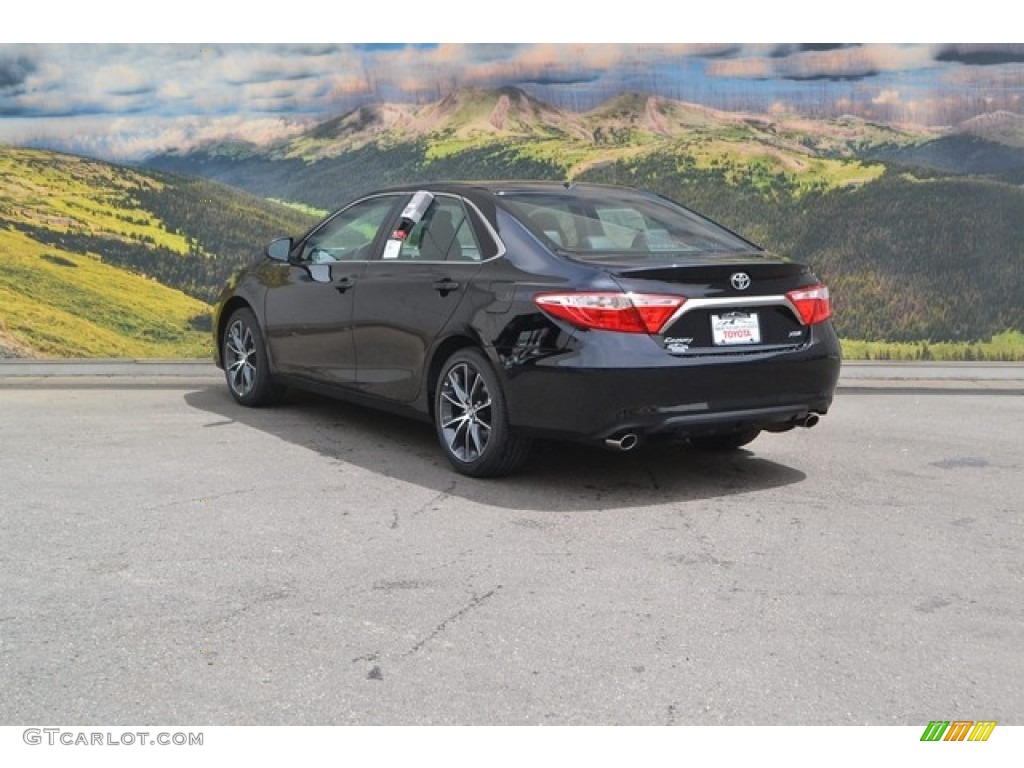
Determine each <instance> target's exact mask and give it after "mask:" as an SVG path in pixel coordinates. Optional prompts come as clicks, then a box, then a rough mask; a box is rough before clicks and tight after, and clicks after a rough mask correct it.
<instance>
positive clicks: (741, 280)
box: [729, 272, 750, 291]
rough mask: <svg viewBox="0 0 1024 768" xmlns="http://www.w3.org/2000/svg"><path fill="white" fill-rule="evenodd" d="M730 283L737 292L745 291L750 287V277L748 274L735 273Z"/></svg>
mask: <svg viewBox="0 0 1024 768" xmlns="http://www.w3.org/2000/svg"><path fill="white" fill-rule="evenodd" d="M729 282H730V283H732V287H733V288H735V289H736V290H737V291H745V290H747V288H749V287H750V275H748V274H747V273H746V272H733V274H732V277H730V278H729Z"/></svg>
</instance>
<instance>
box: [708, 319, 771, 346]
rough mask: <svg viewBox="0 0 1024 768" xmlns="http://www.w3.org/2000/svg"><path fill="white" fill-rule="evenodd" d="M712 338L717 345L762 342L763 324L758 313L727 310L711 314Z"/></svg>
mask: <svg viewBox="0 0 1024 768" xmlns="http://www.w3.org/2000/svg"><path fill="white" fill-rule="evenodd" d="M711 340H712V341H713V342H714V343H715V344H716V345H720V346H721V345H730V344H760V343H761V325H760V324H759V323H758V321H757V314H756V313H753V312H751V313H749V314H748V313H746V312H727V313H726V314H724V315H712V316H711Z"/></svg>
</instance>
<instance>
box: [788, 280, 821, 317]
mask: <svg viewBox="0 0 1024 768" xmlns="http://www.w3.org/2000/svg"><path fill="white" fill-rule="evenodd" d="M786 298H787V299H789V300H790V302H791V303H792V304H793V306H794V307H796V311H797V312H799V313H800V320H801V322H803V324H804V325H814V324H815V323H822V322H824V321H825V320H828V319H829V318H830V317H832V304H831V302H829V298H828V288H826V287H825V286H824V285H821V284H820V283H819V284H818V285H812V286H810V287H809V288H800V289H798V290H796V291H790V292H789V293H787V294H786Z"/></svg>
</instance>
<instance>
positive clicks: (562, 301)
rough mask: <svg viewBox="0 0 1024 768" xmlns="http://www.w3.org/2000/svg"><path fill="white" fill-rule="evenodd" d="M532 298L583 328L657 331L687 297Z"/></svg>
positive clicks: (571, 295) (587, 295)
mask: <svg viewBox="0 0 1024 768" xmlns="http://www.w3.org/2000/svg"><path fill="white" fill-rule="evenodd" d="M533 301H534V303H535V304H536V305H537V306H538V307H540V308H541V309H543V310H544V311H545V312H547V313H548V314H549V315H551V316H552V317H557V318H559V319H560V320H565V321H566V322H568V323H572V324H573V325H575V326H578V327H580V328H589V329H592V330H601V331H619V332H621V333H658V332H659V331H660V330H661V329H662V327H663V326H664V325H665V323H667V322H668V320H669V318H670V317H672V315H673V314H675V312H676V310H677V309H679V308H680V307H681V306H683V303H684V302H685V301H686V299H685V298H683V297H682V296H661V295H658V294H651V293H542V294H539V295H537V296H534V297H533Z"/></svg>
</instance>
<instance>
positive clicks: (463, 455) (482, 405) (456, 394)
mask: <svg viewBox="0 0 1024 768" xmlns="http://www.w3.org/2000/svg"><path fill="white" fill-rule="evenodd" d="M434 426H435V429H436V431H437V439H438V441H439V442H440V443H441V449H442V450H443V451H444V454H445V456H446V457H447V458H448V461H449V462H451V464H452V466H453V467H454V468H455V469H456V471H458V472H460V473H462V474H464V475H469V476H470V477H498V476H501V475H508V474H511V473H512V472H514V471H515V470H517V469H518V468H519V467H520V466H522V464H523V462H524V461H525V460H526V456H527V454H528V452H529V448H530V440H529V438H526V437H523V436H522V435H517V434H515V433H514V432H513V431H512V430H511V428H510V427H509V423H508V406H507V404H506V401H505V393H504V392H503V391H502V388H501V382H499V381H498V377H497V374H495V372H494V368H492V367H491V364H490V362H488V360H487V358H486V357H484V355H483V354H482V353H481V352H479V351H478V350H476V349H472V348H466V349H460V350H458V351H457V352H455V353H454V354H453V355H452V356H451V357H449V358H448V360H447V361H446V362H445V364H444V367H443V368H442V369H441V375H440V376H439V377H438V379H437V386H436V388H435V392H434Z"/></svg>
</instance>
